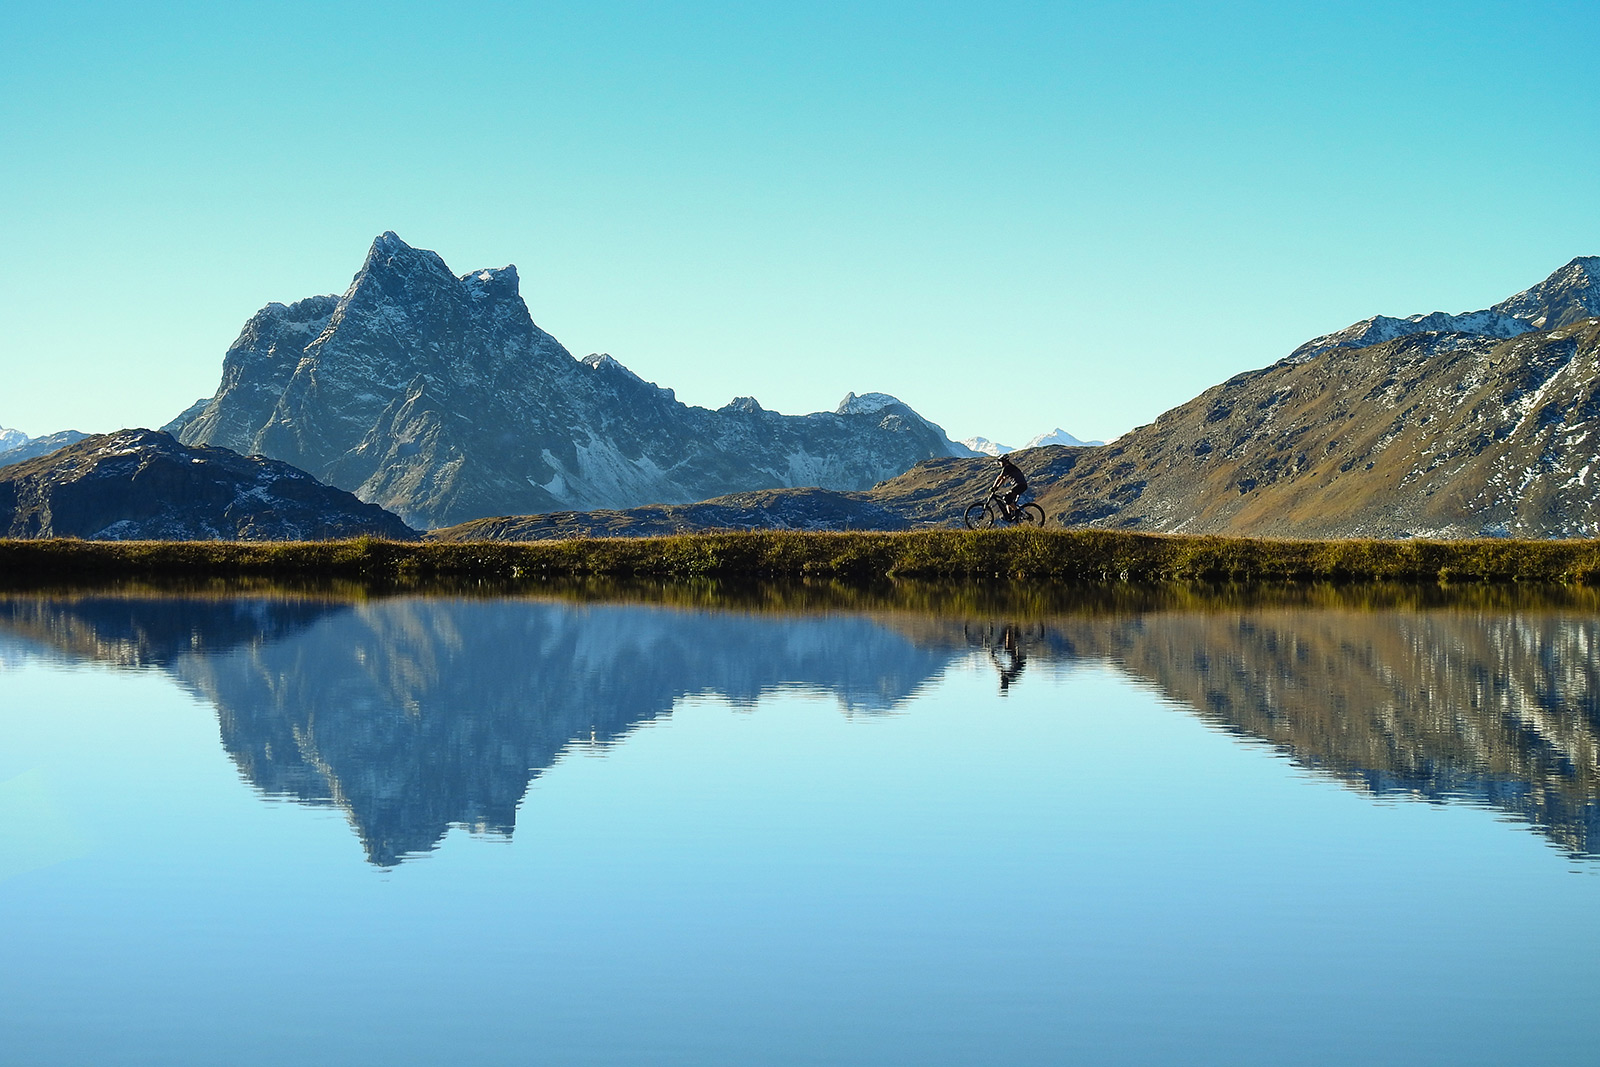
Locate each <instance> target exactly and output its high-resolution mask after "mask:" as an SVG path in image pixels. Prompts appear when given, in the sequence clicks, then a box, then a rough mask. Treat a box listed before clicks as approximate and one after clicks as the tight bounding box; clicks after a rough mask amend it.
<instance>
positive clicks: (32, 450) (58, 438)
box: [0, 430, 89, 467]
mask: <svg viewBox="0 0 1600 1067" xmlns="http://www.w3.org/2000/svg"><path fill="white" fill-rule="evenodd" d="M88 436H89V435H88V434H86V433H79V432H78V431H77V430H62V431H61V432H60V433H51V434H45V435H44V436H43V437H29V436H28V435H27V434H25V433H23V432H21V431H20V430H0V444H5V445H7V446H8V447H6V448H5V449H4V450H3V451H0V467H9V466H11V464H13V463H21V462H22V461H23V460H26V459H34V458H36V457H38V456H48V455H49V454H50V453H52V452H54V451H56V450H57V449H60V448H66V447H67V446H68V445H71V444H76V443H77V442H79V441H81V440H83V439H84V438H85V437H88Z"/></svg>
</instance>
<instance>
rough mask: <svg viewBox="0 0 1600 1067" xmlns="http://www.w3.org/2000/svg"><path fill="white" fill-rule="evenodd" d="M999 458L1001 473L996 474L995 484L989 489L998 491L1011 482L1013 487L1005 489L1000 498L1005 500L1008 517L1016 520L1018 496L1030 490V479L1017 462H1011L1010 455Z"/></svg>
mask: <svg viewBox="0 0 1600 1067" xmlns="http://www.w3.org/2000/svg"><path fill="white" fill-rule="evenodd" d="M998 458H999V460H1000V473H999V474H997V475H995V479H994V485H992V486H990V488H989V491H990V492H996V491H998V490H999V488H1000V486H1001V485H1003V484H1004V483H1006V482H1008V481H1009V482H1010V483H1011V487H1010V488H1009V489H1007V490H1006V491H1005V493H1004V494H1003V495H1002V496H1001V498H1000V499H1001V500H1002V501H1004V502H1005V506H1006V518H1008V519H1011V520H1012V521H1015V520H1016V517H1017V497H1019V496H1021V495H1022V494H1023V493H1026V492H1027V491H1028V479H1026V478H1024V477H1023V476H1022V471H1021V470H1020V469H1018V467H1017V465H1016V464H1015V463H1013V462H1011V457H1010V456H1004V455H1003V456H1000V457H998Z"/></svg>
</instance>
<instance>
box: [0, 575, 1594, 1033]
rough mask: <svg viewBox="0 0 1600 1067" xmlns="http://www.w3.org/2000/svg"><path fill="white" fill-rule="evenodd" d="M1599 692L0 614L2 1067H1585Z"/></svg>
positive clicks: (1414, 653) (489, 634) (112, 607)
mask: <svg viewBox="0 0 1600 1067" xmlns="http://www.w3.org/2000/svg"><path fill="white" fill-rule="evenodd" d="M1597 651H1600V616H1597V615H1596V614H1595V613H1594V612H1592V611H1586V610H1573V609H1571V608H1551V607H1539V606H1531V607H1512V608H1501V609H1483V608H1481V607H1480V608H1470V609H1469V608H1464V607H1457V608H1451V607H1448V606H1446V607H1442V608H1428V609H1423V608H1415V607H1413V608H1406V607H1397V608H1391V609H1387V610H1368V609H1364V608H1357V607H1341V606H1338V605H1333V606H1322V607H1305V606H1283V605H1279V606H1270V605H1269V606H1251V605H1248V604H1246V605H1242V606H1241V605H1237V604H1235V605H1232V606H1210V607H1204V606H1202V607H1190V608H1167V609H1155V610H1100V611H1081V612H1074V611H1071V610H1066V611H1054V612H1046V613H1041V612H1032V613H1029V612H1021V611H1019V612H1015V613H1012V614H994V613H987V614H986V613H983V612H974V611H970V610H968V611H962V610H955V609H950V610H941V611H934V612H928V611H912V610H902V609H891V608H883V609H878V610H863V611H844V610H830V611H811V612H782V611H759V610H749V609H739V610H718V609H715V608H710V607H707V608H695V609H688V608H674V607H666V606H659V605H648V604H640V603H595V602H581V601H573V600H540V599H527V598H522V599H510V598H507V599H481V598H480V599H466V598H451V597H412V598H392V599H377V600H362V601H351V600H339V599H334V598H322V599H319V598H315V597H304V596H288V595H252V596H238V597H221V596H206V597H200V596H192V597H158V596H133V595H112V594H90V595H74V596H59V597H46V596H12V597H6V598H0V1063H5V1064H26V1065H36V1064H37V1065H46V1064H85V1063H95V1064H190V1063H193V1064H216V1063H227V1064H284V1063H330V1064H331V1063H339V1064H437V1063H445V1062H459V1063H471V1064H588V1063H593V1064H619V1063H641V1064H718V1063H726V1064H757V1063H761V1064H790V1063H795V1064H802V1063H803V1064H812V1063H817V1064H821V1063H827V1064H902V1063H903V1064H1056V1063H1106V1064H1119V1063H1130V1064H1131V1063H1163V1062H1164V1063H1218V1064H1223V1063H1227V1064H1240V1063H1262V1064H1268V1063H1270V1064H1283V1063H1306V1064H1320V1063H1328V1064H1335V1063H1350V1062H1357V1061H1360V1062H1366V1063H1373V1064H1387V1063H1424V1062H1425V1063H1444V1062H1449V1063H1485V1064H1488V1063H1509V1062H1525V1063H1532V1062H1549V1063H1554V1062H1592V1061H1593V1059H1594V1058H1595V1057H1596V1056H1600V1051H1597V1049H1596V1038H1595V1033H1596V1028H1595V1026H1594V1021H1595V1008H1594V1005H1595V1003H1596V997H1597V994H1600V952H1597V951H1596V948H1597V946H1600V860H1597V859H1596V853H1597V852H1600V792H1597V785H1600V740H1597V731H1600V665H1597V662H1596V655H1597Z"/></svg>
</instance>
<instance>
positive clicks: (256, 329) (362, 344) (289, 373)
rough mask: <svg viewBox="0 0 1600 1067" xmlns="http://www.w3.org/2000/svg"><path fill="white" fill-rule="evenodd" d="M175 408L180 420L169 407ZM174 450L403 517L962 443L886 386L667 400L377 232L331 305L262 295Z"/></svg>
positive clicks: (869, 476)
mask: <svg viewBox="0 0 1600 1067" xmlns="http://www.w3.org/2000/svg"><path fill="white" fill-rule="evenodd" d="M186 415H187V413H186ZM180 419H181V420H183V421H182V426H181V429H180V432H179V436H180V439H181V440H182V441H183V442H184V443H186V444H211V445H221V446H223V447H227V448H232V449H235V450H237V451H240V452H245V453H259V454H261V455H265V456H270V457H273V458H275V459H281V460H284V461H285V462H289V463H293V464H295V465H296V466H299V467H302V468H304V469H306V470H309V471H311V472H312V473H313V474H316V475H317V476H318V477H321V478H324V479H326V480H327V481H329V482H331V483H332V484H334V485H338V486H341V487H343V488H346V489H350V490H352V491H354V492H355V493H356V494H357V495H358V496H360V497H361V498H362V499H364V500H370V501H373V502H376V503H379V504H381V505H383V506H384V507H387V508H390V509H392V510H394V511H396V512H397V513H399V514H400V515H401V516H403V517H404V518H406V519H407V520H408V521H410V522H414V523H417V524H419V525H427V526H442V525H447V524H451V523H459V522H464V521H467V520H470V519H476V518H481V517H483V516H488V515H504V514H509V513H522V514H527V513H533V512H550V511H555V510H562V509H577V508H624V507H632V506H637V505H641V504H655V503H667V504H671V503H686V502H689V501H695V500H704V499H706V498H708V497H713V496H717V495H721V494H726V493H730V492H737V491H745V490H752V489H763V488H773V487H780V486H801V485H817V486H823V487H826V488H832V489H863V488H866V487H867V486H870V485H872V484H873V483H875V482H877V481H879V480H881V479H883V478H887V477H891V476H893V475H895V474H899V473H900V472H902V471H904V470H906V469H907V468H909V467H910V466H911V465H912V464H914V463H916V462H917V461H918V460H921V459H926V458H928V457H930V456H938V455H950V454H965V453H966V450H965V449H963V448H962V447H961V446H959V445H955V444H953V443H952V442H950V440H949V439H948V438H947V437H946V436H945V435H944V432H943V431H942V430H940V429H939V428H938V427H937V426H935V425H933V424H932V423H929V422H927V421H926V420H925V419H923V418H921V417H920V416H918V415H917V414H916V412H914V411H912V410H911V409H910V408H909V407H906V406H905V405H904V404H901V403H899V402H898V401H896V400H895V399H894V398H892V397H886V396H882V395H881V394H867V395H866V396H864V397H857V396H855V395H854V394H852V395H851V396H848V397H846V399H845V402H844V403H843V404H841V405H840V409H839V410H838V411H836V412H819V413H816V414H813V415H805V416H785V415H779V414H776V413H774V412H769V411H765V410H763V409H762V408H761V407H760V405H759V404H756V403H755V402H754V401H749V400H748V398H746V399H745V400H741V401H739V402H735V403H733V404H730V405H728V406H727V407H724V408H723V409H721V410H719V411H710V410H707V409H704V408H694V407H689V406H686V405H684V404H681V403H679V402H678V401H677V399H676V398H675V397H674V396H673V393H672V391H671V390H670V389H662V388H659V387H657V386H655V385H653V384H651V383H649V382H646V381H643V380H641V379H640V378H639V377H637V376H636V375H634V374H633V373H632V372H630V371H629V370H627V368H625V367H623V366H622V364H620V363H618V362H617V361H616V360H614V359H612V358H611V357H610V356H605V355H596V356H590V357H589V358H588V359H585V360H583V361H581V362H580V361H578V360H575V359H573V358H572V356H571V354H570V353H568V352H567V350H566V349H565V348H563V347H562V346H561V345H560V344H559V343H558V342H557V341H556V340H555V338H553V337H551V336H550V335H549V334H547V333H545V332H544V331H543V330H541V329H539V327H538V326H536V325H535V324H534V322H533V319H532V318H531V317H530V316H529V313H528V308H527V305H526V304H525V303H524V302H523V300H522V297H521V296H520V295H519V293H518V281H517V272H516V268H515V267H505V268H502V269H499V270H480V271H475V272H473V273H470V274H466V275H463V276H461V277H457V276H456V275H454V274H452V273H451V271H450V269H449V268H448V267H446V266H445V264H444V261H443V260H441V259H440V258H439V257H438V256H437V255H435V254H434V253H432V252H428V251H424V250H421V249H415V248H411V247H410V246H408V245H407V244H405V242H403V241H401V240H400V239H399V238H398V237H396V236H395V235H394V234H392V233H386V234H384V235H383V236H382V237H379V238H378V239H377V240H376V241H375V242H374V243H373V245H372V249H371V251H370V252H369V253H368V255H367V259H366V262H365V264H364V265H363V266H362V268H361V270H360V272H359V273H358V274H357V275H356V277H355V280H354V281H353V282H352V283H351V285H350V288H349V289H348V290H347V291H346V292H345V294H344V295H343V296H342V297H339V298H334V297H331V296H329V297H312V298H310V299H308V300H302V301H300V302H299V303H296V304H292V305H288V306H285V305H282V304H272V305H269V306H267V307H266V308H264V309H263V310H262V311H260V312H259V313H258V314H257V315H256V316H255V317H254V318H252V319H251V320H250V322H249V323H248V324H246V326H245V329H244V332H243V333H242V334H241V335H240V336H239V339H238V340H237V341H236V342H234V345H233V347H232V348H230V349H229V350H228V353H227V356H226V357H225V358H224V363H223V375H222V383H221V385H220V386H219V387H218V390H217V394H216V396H215V397H214V398H213V399H212V400H211V401H210V402H209V403H208V404H207V405H206V406H205V407H204V408H203V409H202V410H201V411H199V412H198V413H197V414H193V415H189V416H187V418H185V417H183V416H180Z"/></svg>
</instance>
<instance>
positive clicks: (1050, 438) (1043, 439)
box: [961, 426, 1105, 456]
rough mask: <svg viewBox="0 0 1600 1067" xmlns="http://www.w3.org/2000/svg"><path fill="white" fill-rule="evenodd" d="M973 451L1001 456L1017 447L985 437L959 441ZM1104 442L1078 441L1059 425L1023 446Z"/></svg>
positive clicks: (1090, 445)
mask: <svg viewBox="0 0 1600 1067" xmlns="http://www.w3.org/2000/svg"><path fill="white" fill-rule="evenodd" d="M961 443H962V444H963V445H966V446H967V448H969V449H971V450H972V451H973V452H977V453H981V454H983V455H985V456H1003V455H1006V454H1007V453H1010V452H1016V451H1018V449H1015V448H1012V447H1011V446H1010V445H1003V444H1001V443H1000V442H999V441H991V440H989V439H988V438H987V437H968V438H966V439H965V440H963V441H962V442H961ZM1103 444H1105V442H1104V441H1080V440H1078V439H1077V438H1076V437H1074V436H1072V435H1071V434H1070V433H1068V432H1067V431H1065V430H1063V429H1062V428H1061V427H1059V426H1057V427H1056V428H1055V429H1053V430H1051V431H1050V432H1049V433H1042V434H1040V435H1039V436H1038V437H1035V438H1034V439H1033V440H1031V441H1029V442H1028V443H1027V444H1025V445H1023V446H1022V447H1023V448H1043V447H1044V446H1045V445H1065V446H1066V447H1068V448H1093V447H1095V446H1097V445H1103Z"/></svg>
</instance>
